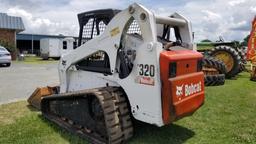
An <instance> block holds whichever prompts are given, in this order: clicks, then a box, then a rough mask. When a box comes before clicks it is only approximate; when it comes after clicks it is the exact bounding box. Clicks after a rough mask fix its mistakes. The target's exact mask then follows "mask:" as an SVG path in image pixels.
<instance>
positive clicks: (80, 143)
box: [38, 115, 89, 144]
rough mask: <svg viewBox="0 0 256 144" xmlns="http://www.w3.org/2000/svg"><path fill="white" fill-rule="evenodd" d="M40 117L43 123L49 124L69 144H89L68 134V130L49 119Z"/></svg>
mask: <svg viewBox="0 0 256 144" xmlns="http://www.w3.org/2000/svg"><path fill="white" fill-rule="evenodd" d="M38 117H39V118H40V119H41V120H42V122H44V123H47V124H48V126H49V127H50V128H51V129H53V130H54V131H55V132H56V133H58V134H59V135H60V136H61V137H62V138H63V139H65V140H66V141H68V142H69V144H87V143H88V142H87V141H86V140H84V139H82V138H80V137H79V136H77V135H75V134H73V133H71V132H68V131H67V130H65V129H64V128H61V127H60V126H58V125H57V124H55V123H54V122H51V121H49V120H48V119H46V118H45V117H43V116H42V115H38ZM88 144H89V143H88Z"/></svg>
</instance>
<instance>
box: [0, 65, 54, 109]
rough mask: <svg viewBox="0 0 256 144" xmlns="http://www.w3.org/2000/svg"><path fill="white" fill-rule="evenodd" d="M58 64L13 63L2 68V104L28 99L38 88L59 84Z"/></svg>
mask: <svg viewBox="0 0 256 144" xmlns="http://www.w3.org/2000/svg"><path fill="white" fill-rule="evenodd" d="M57 68H58V64H57V63H49V64H25V63H12V66H11V67H9V68H6V67H0V104H3V103H9V102H13V101H18V100H24V99H27V98H28V97H29V96H30V95H31V94H32V92H33V91H34V90H35V89H36V87H41V86H47V85H57V84H58V83H59V77H58V69H57Z"/></svg>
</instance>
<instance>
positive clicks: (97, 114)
mask: <svg viewBox="0 0 256 144" xmlns="http://www.w3.org/2000/svg"><path fill="white" fill-rule="evenodd" d="M41 110H42V114H43V116H44V117H46V118H47V119H49V120H50V121H53V122H55V123H56V124H58V125H59V126H61V127H63V128H65V129H66V130H68V131H70V132H72V133H75V134H77V135H79V136H80V137H82V138H86V139H87V140H89V142H91V143H96V144H103V143H113V144H115V143H123V142H125V141H126V140H127V139H129V138H130V137H132V135H133V127H132V121H131V117H130V110H129V107H128V104H127V101H126V97H125V95H124V93H123V91H122V90H121V89H119V88H116V87H106V88H97V89H90V90H83V91H77V92H71V93H64V94H53V95H50V96H47V97H43V99H42V101H41Z"/></svg>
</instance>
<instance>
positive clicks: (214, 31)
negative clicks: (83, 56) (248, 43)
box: [0, 0, 256, 42]
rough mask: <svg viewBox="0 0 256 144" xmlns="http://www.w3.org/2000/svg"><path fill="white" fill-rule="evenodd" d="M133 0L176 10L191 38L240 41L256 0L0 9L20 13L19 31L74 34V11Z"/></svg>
mask: <svg viewBox="0 0 256 144" xmlns="http://www.w3.org/2000/svg"><path fill="white" fill-rule="evenodd" d="M134 2H137V3H139V4H142V5H144V6H145V7H146V8H148V9H149V10H151V11H152V12H154V13H156V14H158V15H162V16H169V15H171V14H172V13H174V12H178V13H180V14H182V15H183V16H185V17H186V18H188V19H189V20H190V21H191V23H192V30H193V32H195V41H196V42H198V41H201V40H203V39H210V40H212V41H216V40H218V38H219V36H222V37H223V38H224V40H226V41H231V40H238V41H241V40H243V38H244V37H245V36H247V35H248V34H249V33H250V29H251V21H252V20H253V18H254V16H255V15H256V0H155V1H151V0H137V1H134V0H55V1H54V0H0V12H3V13H7V14H8V15H11V16H20V17H22V19H23V22H24V24H25V28H26V30H25V31H24V32H23V33H33V34H53V35H58V34H63V35H69V36H78V30H79V24H78V20H77V14H78V13H81V12H85V11H89V10H95V9H105V8H115V9H121V10H122V9H125V8H127V7H128V6H129V5H130V4H132V3H134Z"/></svg>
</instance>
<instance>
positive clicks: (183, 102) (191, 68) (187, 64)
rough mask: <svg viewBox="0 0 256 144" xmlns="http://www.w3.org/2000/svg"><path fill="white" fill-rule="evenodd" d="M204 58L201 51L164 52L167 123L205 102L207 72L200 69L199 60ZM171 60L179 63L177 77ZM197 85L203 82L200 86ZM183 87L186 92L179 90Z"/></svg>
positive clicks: (162, 55)
mask: <svg viewBox="0 0 256 144" xmlns="http://www.w3.org/2000/svg"><path fill="white" fill-rule="evenodd" d="M202 57H203V56H202V54H201V53H198V52H195V51H192V50H176V51H175V50H173V51H165V52H162V53H161V54H160V75H161V80H162V110H163V121H164V123H165V124H168V123H170V122H172V121H175V120H177V119H179V118H181V117H183V116H186V115H190V114H192V113H194V111H195V110H196V109H198V108H199V107H200V106H201V105H202V104H203V101H204V74H203V72H197V62H198V60H201V59H202ZM171 62H175V63H176V66H177V69H176V77H174V78H169V65H170V63H171ZM200 83H201V84H200ZM197 84H198V85H199V84H200V88H199V86H197ZM191 85H192V86H191ZM177 86H179V87H177ZM186 86H187V93H186V88H185V87H186ZM197 87H198V88H197ZM179 89H180V90H181V91H182V92H181V91H180V93H179ZM199 89H200V91H199ZM176 93H177V94H178V95H179V96H177V94H176ZM181 93H182V94H181Z"/></svg>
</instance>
